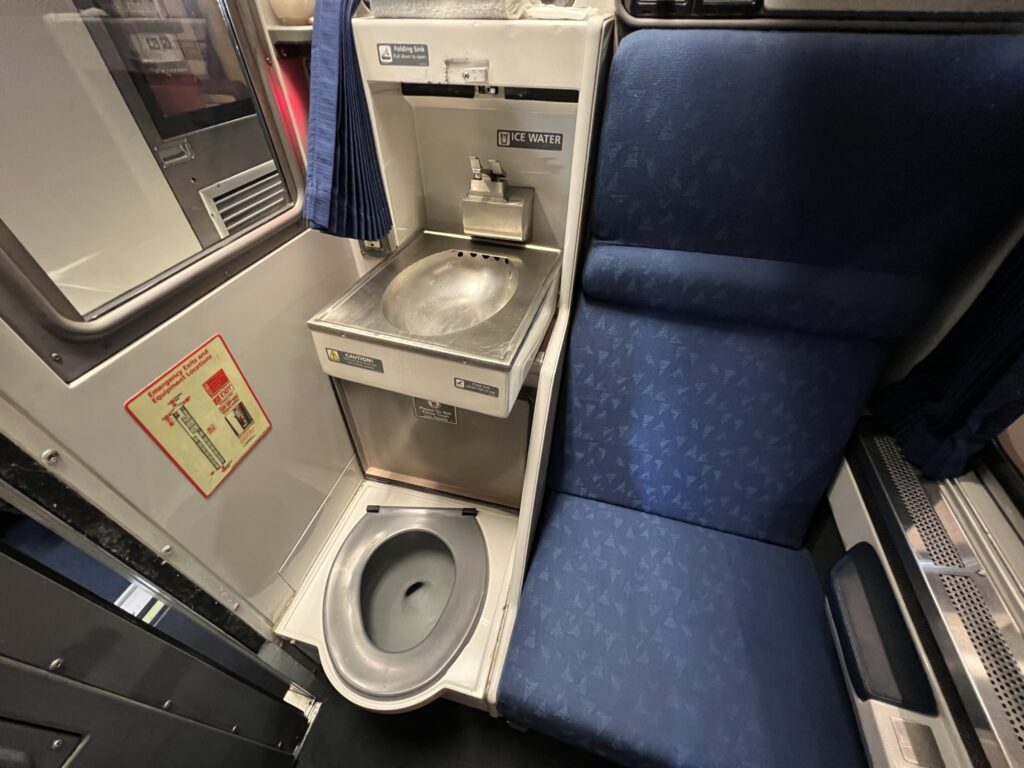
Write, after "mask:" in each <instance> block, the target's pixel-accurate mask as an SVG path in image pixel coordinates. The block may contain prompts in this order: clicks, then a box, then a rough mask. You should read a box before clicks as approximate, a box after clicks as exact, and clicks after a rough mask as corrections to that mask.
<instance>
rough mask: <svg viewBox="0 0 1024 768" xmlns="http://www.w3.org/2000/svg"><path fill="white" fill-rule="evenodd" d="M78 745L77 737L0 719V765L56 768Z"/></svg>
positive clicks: (72, 734)
mask: <svg viewBox="0 0 1024 768" xmlns="http://www.w3.org/2000/svg"><path fill="white" fill-rule="evenodd" d="M80 741H81V739H80V738H79V736H78V734H74V733H65V732H64V731H55V730H53V729H52V728H39V727H37V726H33V725H25V724H24V723H16V722H13V721H11V720H4V719H3V718H0V765H3V766H24V768H60V766H62V765H64V762H65V761H66V760H67V759H68V755H70V754H71V753H72V752H74V751H75V747H77V746H78V743H79V742H80Z"/></svg>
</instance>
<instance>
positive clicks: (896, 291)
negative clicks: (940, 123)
mask: <svg viewBox="0 0 1024 768" xmlns="http://www.w3.org/2000/svg"><path fill="white" fill-rule="evenodd" d="M583 291H584V292H585V293H586V294H587V295H588V296H593V297H594V298H598V299H604V300H605V301H610V302H615V303H616V304H626V305H629V306H634V307H640V308H644V309H653V310H657V311H663V312H674V313H684V314H687V315H690V316H691V317H705V318H709V319H712V320H733V321H738V322H743V323H749V324H751V325H758V326H761V327H766V328H780V329H785V330H791V331H804V332H807V333H815V334H821V335H825V336H834V337H846V338H861V339H892V338H898V337H900V336H902V335H903V334H905V333H906V332H907V331H909V330H910V329H911V328H912V327H913V325H914V323H915V322H916V321H917V320H918V319H919V318H920V316H921V312H922V310H924V309H925V308H926V307H927V305H928V302H929V300H930V299H931V297H932V289H931V286H930V285H929V284H928V283H927V282H926V281H924V280H923V279H921V278H919V277H916V276H913V275H894V274H884V273H878V272H865V271H856V270H847V269H834V268H830V267H819V266H814V265H811V264H797V263H793V262H785V261H774V260H769V259H751V258H744V257H741V256H722V255H717V254H708V253H690V252H687V251H669V250H662V249H657V248H637V247H632V246H622V245H611V244H608V243H594V245H593V247H592V248H591V249H590V253H589V255H588V256H587V262H586V266H585V267H584V270H583Z"/></svg>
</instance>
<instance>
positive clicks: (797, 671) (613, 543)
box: [498, 494, 864, 768]
mask: <svg viewBox="0 0 1024 768" xmlns="http://www.w3.org/2000/svg"><path fill="white" fill-rule="evenodd" d="M824 605H825V598H824V595H823V593H822V590H821V587H820V585H819V582H818V580H817V576H816V574H815V572H814V568H813V566H812V565H811V561H810V558H809V557H808V555H807V553H806V552H802V551H796V550H791V549H787V548H784V547H777V546H773V545H771V544H763V543H761V542H756V541H752V540H750V539H746V538H743V537H741V536H734V535H732V534H728V533H719V532H717V531H711V530H708V529H705V528H701V527H699V526H695V525H689V524H687V523H680V522H676V521H675V520H669V519H666V518H661V517H658V516H656V515H648V514H643V513H637V512H635V511H633V510H630V509H624V508H622V507H616V506H612V505H610V504H603V503H600V502H594V501H588V500H585V499H578V498H575V497H572V496H566V495H560V494H556V495H554V496H552V498H551V499H550V500H549V503H548V507H547V513H546V520H545V523H544V528H543V530H542V531H541V533H540V536H539V541H538V543H537V550H536V553H535V555H534V559H533V563H532V565H531V566H530V571H529V574H528V575H527V582H526V590H525V592H524V594H523V598H522V601H521V603H520V606H519V617H518V619H517V621H516V628H515V631H514V635H513V638H512V645H511V647H510V650H509V656H508V659H507V661H506V664H505V670H504V673H503V674H502V677H501V683H500V689H499V691H498V703H499V707H500V711H501V713H502V714H503V715H504V716H505V717H507V718H509V719H510V720H511V721H513V722H515V723H519V724H521V725H523V726H526V727H529V728H534V729H537V730H539V731H543V732H545V733H548V734H550V735H553V736H556V737H558V738H561V739H564V740H566V741H569V742H572V743H575V744H579V745H581V746H583V747H585V748H587V749H590V750H592V751H595V752H598V753H600V754H603V755H605V756H606V757H609V758H611V759H613V760H617V761H619V762H621V763H623V764H624V765H631V766H633V765H635V766H648V765H650V766H688V767H693V768H712V766H715V767H719V766H720V767H721V768H747V767H748V766H749V768H754V766H756V767H757V768H809V767H810V766H814V767H815V768H853V767H854V766H863V765H864V758H863V756H862V754H861V749H860V744H859V738H858V735H857V730H856V726H855V725H854V722H853V718H852V714H851V712H850V703H849V699H848V698H847V694H846V691H845V690H844V689H843V683H842V679H841V677H840V672H839V668H838V661H837V657H836V653H835V651H834V650H833V647H832V640H831V638H830V636H829V629H828V625H827V623H826V618H825V609H824Z"/></svg>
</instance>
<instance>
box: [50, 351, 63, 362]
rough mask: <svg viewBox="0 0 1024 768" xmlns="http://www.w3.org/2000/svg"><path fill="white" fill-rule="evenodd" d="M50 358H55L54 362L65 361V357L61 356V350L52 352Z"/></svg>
mask: <svg viewBox="0 0 1024 768" xmlns="http://www.w3.org/2000/svg"><path fill="white" fill-rule="evenodd" d="M50 359H51V360H53V362H55V363H63V362H64V358H63V357H61V356H60V353H59V352H53V353H51V354H50Z"/></svg>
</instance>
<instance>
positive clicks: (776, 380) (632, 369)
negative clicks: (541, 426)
mask: <svg viewBox="0 0 1024 768" xmlns="http://www.w3.org/2000/svg"><path fill="white" fill-rule="evenodd" d="M879 357H880V355H879V347H878V345H877V343H875V342H872V341H855V340H854V341H851V340H839V339H828V338H824V337H820V336H812V335H808V334H796V333H790V332H785V331H770V332H769V331H762V330H758V329H754V328H746V327H743V328H737V327H735V326H732V325H728V324H724V323H718V322H711V321H707V322H702V323H692V322H689V321H687V320H675V319H673V318H670V317H665V316H662V315H657V314H654V313H650V312H643V311H638V310H635V309H634V308H632V307H623V306H617V305H613V304H608V303H605V302H598V301H595V300H593V299H590V298H587V297H586V296H584V297H582V299H581V301H580V302H579V305H578V306H577V308H576V317H575V319H574V321H573V329H572V338H571V342H570V347H569V352H568V359H567V361H566V370H565V374H564V377H565V383H564V393H563V399H562V403H561V406H560V420H561V428H560V429H559V432H558V436H557V437H556V441H555V448H554V450H553V452H552V469H553V472H552V476H551V479H550V483H551V485H552V486H553V487H554V488H555V489H557V490H560V491H564V492H566V493H571V494H574V495H576V496H584V497H587V498H592V499H600V500H601V501H608V502H611V503H613V504H618V505H620V506H625V507H633V508H635V509H640V510H645V511H647V512H655V513H657V514H660V515H665V516H667V517H673V518H676V519H679V520H688V521H690V522H694V523H699V524H701V525H705V526H708V527H711V528H718V529H720V530H727V531H732V532H734V533H741V534H743V535H745V536H751V537H753V538H758V539H764V540H766V541H773V542H778V543H782V544H786V545H789V546H799V544H800V542H801V541H802V540H803V537H804V534H805V532H806V530H807V525H808V523H809V521H810V518H811V516H812V515H813V513H814V508H815V504H816V502H817V500H818V499H819V498H820V497H821V495H822V493H823V492H824V490H825V488H826V487H827V486H828V483H829V482H830V481H831V480H832V478H833V477H834V476H835V471H836V466H837V465H838V463H839V460H840V457H841V455H842V451H843V446H844V445H845V443H846V439H847V437H848V435H849V434H850V432H851V430H852V429H853V425H854V421H855V419H856V417H857V412H858V411H857V409H858V408H859V405H860V404H861V403H863V402H864V400H865V399H866V398H867V396H868V394H869V393H870V391H871V385H872V383H873V382H874V379H875V375H876V370H877V365H878V361H879Z"/></svg>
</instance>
